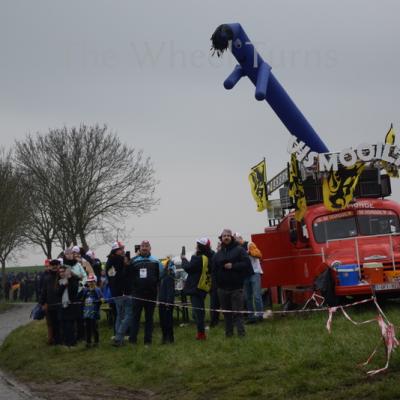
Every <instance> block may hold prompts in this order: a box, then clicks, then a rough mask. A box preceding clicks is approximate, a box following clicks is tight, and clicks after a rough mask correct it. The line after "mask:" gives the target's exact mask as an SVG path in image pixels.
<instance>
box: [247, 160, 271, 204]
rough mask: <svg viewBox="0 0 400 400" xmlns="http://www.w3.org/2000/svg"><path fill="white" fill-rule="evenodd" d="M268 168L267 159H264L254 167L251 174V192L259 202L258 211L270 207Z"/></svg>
mask: <svg viewBox="0 0 400 400" xmlns="http://www.w3.org/2000/svg"><path fill="white" fill-rule="evenodd" d="M266 170H267V167H266V164H265V160H263V161H261V162H259V163H258V164H257V165H255V166H254V167H252V168H251V171H250V174H249V182H250V188H251V194H252V195H253V198H254V200H255V201H256V203H257V211H263V210H266V209H267V207H268V196H267V183H266V182H267V172H266Z"/></svg>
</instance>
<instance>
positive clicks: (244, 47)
mask: <svg viewBox="0 0 400 400" xmlns="http://www.w3.org/2000/svg"><path fill="white" fill-rule="evenodd" d="M211 41H212V49H213V50H214V52H216V53H217V55H218V56H220V55H221V54H222V53H223V52H224V51H225V50H227V49H228V48H229V49H230V50H231V51H232V54H233V55H234V56H235V58H236V60H237V61H238V62H239V65H237V66H236V67H235V69H234V70H233V72H232V73H231V74H230V75H229V76H228V78H226V80H225V82H224V87H225V88H226V89H232V88H233V87H234V86H235V85H236V84H237V83H238V82H239V80H240V78H242V77H243V76H247V77H248V78H249V79H250V80H251V81H252V82H253V84H254V86H255V87H256V90H255V97H256V99H257V100H259V101H261V100H266V101H267V102H268V104H269V105H270V106H271V108H272V109H273V110H274V111H275V113H276V115H277V116H278V117H279V119H280V120H281V121H282V122H283V124H284V125H285V126H286V128H287V129H288V130H289V132H290V133H291V134H292V135H294V136H296V137H297V138H298V139H300V140H301V141H303V142H304V143H305V144H306V145H307V146H309V147H310V149H311V150H313V151H316V152H317V153H327V152H328V148H327V147H326V146H325V144H324V142H323V141H322V140H321V138H320V137H319V136H318V134H317V132H315V130H314V129H313V128H312V126H311V125H310V124H309V123H308V121H307V120H306V119H305V117H304V115H303V114H302V113H301V111H300V110H299V109H298V108H297V106H296V104H294V102H293V101H292V99H291V98H290V97H289V95H288V94H287V93H286V91H285V89H284V88H283V87H282V86H281V84H280V83H279V82H278V80H277V79H276V78H275V76H274V74H273V73H272V72H271V66H270V65H268V63H266V62H265V61H264V60H263V59H262V57H261V56H260V54H258V52H257V50H256V49H255V47H254V46H253V44H252V43H251V42H250V40H249V38H248V37H247V35H246V32H245V31H244V30H243V28H242V26H241V25H240V24H238V23H234V24H224V25H220V26H219V27H218V28H217V29H216V31H215V32H214V33H213V35H212V37H211Z"/></svg>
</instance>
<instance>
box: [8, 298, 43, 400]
mask: <svg viewBox="0 0 400 400" xmlns="http://www.w3.org/2000/svg"><path fill="white" fill-rule="evenodd" d="M32 307H33V304H29V303H28V304H18V305H16V306H15V307H13V308H12V309H11V310H9V311H6V312H4V313H1V314H0V345H1V343H3V341H4V339H5V338H6V337H7V335H8V334H9V333H10V332H11V331H13V330H14V329H15V328H18V327H19V326H21V325H25V324H26V323H28V322H29V314H30V311H31V309H32ZM0 367H1V365H0ZM26 399H31V400H32V399H35V400H38V399H37V397H34V396H33V395H32V394H31V393H30V392H29V390H28V389H27V388H26V387H24V386H22V385H20V384H18V383H17V382H15V381H14V380H12V379H10V378H9V377H8V376H6V375H5V374H4V373H2V372H1V370H0V400H26Z"/></svg>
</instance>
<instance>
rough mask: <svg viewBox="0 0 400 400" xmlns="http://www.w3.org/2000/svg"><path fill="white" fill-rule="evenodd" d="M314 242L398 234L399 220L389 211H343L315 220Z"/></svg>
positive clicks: (399, 230) (399, 228) (399, 229)
mask: <svg viewBox="0 0 400 400" xmlns="http://www.w3.org/2000/svg"><path fill="white" fill-rule="evenodd" d="M313 232H314V237H315V240H316V241H317V242H318V243H324V242H326V241H328V240H334V239H343V238H347V237H352V236H357V235H360V236H370V235H385V234H391V233H398V232H400V224H399V218H398V216H397V214H396V213H395V212H393V211H390V210H358V211H357V212H354V211H345V212H342V213H336V214H331V215H324V216H322V217H319V218H316V219H315V220H314V223H313Z"/></svg>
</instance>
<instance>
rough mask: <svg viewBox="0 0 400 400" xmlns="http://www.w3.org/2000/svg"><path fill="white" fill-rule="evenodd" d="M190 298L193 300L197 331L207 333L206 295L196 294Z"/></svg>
mask: <svg viewBox="0 0 400 400" xmlns="http://www.w3.org/2000/svg"><path fill="white" fill-rule="evenodd" d="M190 299H191V301H192V306H193V314H194V320H195V321H196V325H197V332H198V333H205V325H204V317H205V314H206V313H205V310H204V297H203V296H201V295H196V294H194V295H192V296H190Z"/></svg>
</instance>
